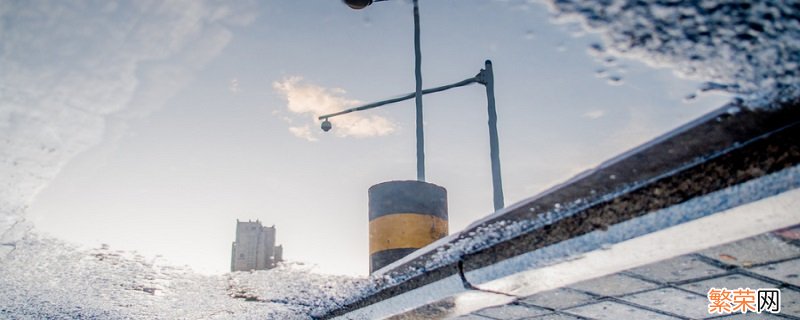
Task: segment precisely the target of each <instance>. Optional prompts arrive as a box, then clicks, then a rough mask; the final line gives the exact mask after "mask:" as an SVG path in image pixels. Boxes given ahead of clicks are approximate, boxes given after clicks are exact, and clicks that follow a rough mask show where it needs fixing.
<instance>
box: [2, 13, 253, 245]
mask: <svg viewBox="0 0 800 320" xmlns="http://www.w3.org/2000/svg"><path fill="white" fill-rule="evenodd" d="M251 5H252V3H248V2H245V1H242V2H236V3H231V4H225V3H218V2H216V1H183V2H179V1H169V2H159V1H151V2H145V1H130V2H107V3H105V2H104V3H101V4H100V5H98V3H95V2H91V1H83V0H75V1H70V2H60V1H42V2H35V1H19V2H13V1H11V2H9V1H4V2H0V21H3V23H2V25H3V26H0V39H3V41H0V52H2V54H0V70H2V72H0V243H6V242H12V241H13V240H15V239H17V238H18V236H13V237H10V238H9V236H8V235H9V234H11V233H9V232H6V230H9V229H10V228H11V226H19V225H22V224H21V222H22V221H23V220H24V218H23V216H24V213H25V210H26V208H27V207H28V204H29V203H30V202H31V201H32V199H33V197H34V196H35V195H36V193H37V192H38V191H39V190H41V188H43V187H44V186H46V185H47V183H48V182H49V181H50V180H52V179H53V178H54V177H55V176H56V175H57V174H58V172H59V170H60V169H61V168H62V167H63V166H64V164H66V163H67V161H69V160H70V159H71V158H73V157H74V156H75V155H76V154H78V153H80V152H82V151H84V150H86V149H87V148H89V147H91V146H94V145H97V144H98V143H99V142H100V141H102V139H103V138H104V136H106V137H108V134H115V132H123V131H124V130H119V129H120V128H121V127H124V126H125V122H126V121H129V120H130V119H135V118H139V117H143V116H147V115H149V114H150V113H152V112H153V111H155V110H158V109H160V108H161V107H162V106H163V105H164V104H165V103H166V101H168V100H169V98H171V97H172V96H174V95H175V94H176V93H177V92H179V91H180V90H181V89H182V88H184V87H185V86H186V85H187V84H188V83H190V82H191V81H192V79H194V77H195V75H196V74H197V72H198V71H199V70H201V69H202V68H203V67H205V65H207V64H208V62H210V61H211V60H213V59H214V58H215V57H217V55H218V54H219V53H220V52H221V51H222V49H223V48H224V47H225V46H226V45H227V44H228V43H229V42H230V40H231V38H232V32H231V31H230V29H231V26H234V27H235V26H240V25H244V24H248V23H251V22H252V21H253V19H254V18H255V16H254V15H253V12H254V10H252V8H249V6H251ZM8 26H11V27H8ZM14 234H19V233H16V232H15V233H14ZM0 249H2V248H0ZM0 258H2V250H0Z"/></svg>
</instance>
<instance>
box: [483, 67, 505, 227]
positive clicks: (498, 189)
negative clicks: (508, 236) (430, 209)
mask: <svg viewBox="0 0 800 320" xmlns="http://www.w3.org/2000/svg"><path fill="white" fill-rule="evenodd" d="M478 76H480V78H482V79H481V80H483V81H482V82H481V83H483V85H484V86H486V100H487V103H488V108H487V109H488V110H489V111H488V112H489V156H490V157H491V159H492V188H493V190H494V210H495V211H497V210H500V209H501V208H503V207H505V205H504V204H503V180H502V178H501V176H500V143H499V141H498V138H497V110H496V109H495V106H494V71H493V70H492V61H490V60H486V63H485V67H484V69H483V70H481V73H479V74H478Z"/></svg>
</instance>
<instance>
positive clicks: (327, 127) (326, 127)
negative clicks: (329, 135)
mask: <svg viewBox="0 0 800 320" xmlns="http://www.w3.org/2000/svg"><path fill="white" fill-rule="evenodd" d="M331 128H333V125H331V122H330V121H328V118H325V121H322V131H325V132H328V131H331Z"/></svg>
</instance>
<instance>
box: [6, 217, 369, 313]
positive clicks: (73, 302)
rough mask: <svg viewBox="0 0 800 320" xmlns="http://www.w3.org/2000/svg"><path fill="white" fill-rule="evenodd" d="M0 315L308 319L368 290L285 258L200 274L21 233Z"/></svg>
mask: <svg viewBox="0 0 800 320" xmlns="http://www.w3.org/2000/svg"><path fill="white" fill-rule="evenodd" d="M0 274H2V275H3V276H2V277H0V318H3V319H5V318H7V317H12V318H31V319H131V318H133V319H256V318H257V319H310V315H312V314H323V313H325V312H327V311H329V310H331V309H333V308H335V307H337V306H339V305H341V304H343V303H346V302H352V301H351V300H352V299H353V297H358V296H360V295H361V294H362V292H365V290H369V288H371V287H370V286H371V285H370V282H369V281H368V280H367V279H366V278H350V277H346V276H334V275H322V274H317V273H314V272H313V268H312V267H311V266H307V265H302V264H297V263H288V264H282V265H280V266H279V267H278V268H275V269H272V270H262V271H254V272H234V273H230V274H226V275H218V276H207V275H200V274H197V273H194V272H192V271H191V269H188V268H186V267H175V266H170V265H168V264H162V263H160V262H159V261H158V260H157V259H154V258H145V257H143V256H141V255H138V254H136V253H133V252H124V251H115V250H112V249H111V248H109V247H107V246H104V247H101V248H99V249H93V250H81V249H78V248H76V247H73V246H70V245H68V244H65V243H63V242H61V241H58V240H55V239H51V238H45V237H40V236H37V235H36V234H35V233H32V232H31V233H28V234H27V235H26V236H25V237H24V238H23V239H21V240H19V241H17V242H16V248H15V249H14V250H13V251H12V252H10V253H9V254H8V255H7V256H6V258H5V259H2V260H0Z"/></svg>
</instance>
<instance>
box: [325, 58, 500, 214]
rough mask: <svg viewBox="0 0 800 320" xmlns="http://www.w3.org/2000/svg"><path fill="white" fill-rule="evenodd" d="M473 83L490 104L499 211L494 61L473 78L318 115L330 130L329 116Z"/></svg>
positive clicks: (490, 147)
mask: <svg viewBox="0 0 800 320" xmlns="http://www.w3.org/2000/svg"><path fill="white" fill-rule="evenodd" d="M473 83H480V84H482V85H484V86H485V87H486V100H487V104H488V108H487V109H488V114H489V155H490V158H491V164H492V189H493V195H494V209H495V211H497V210H500V209H502V208H503V207H505V205H504V201H503V179H502V178H501V176H502V175H501V173H500V144H499V142H498V141H499V139H498V134H497V111H496V108H495V99H494V72H493V70H492V61H490V60H486V62H485V64H484V69H481V71H480V72H479V73H478V74H477V75H476V76H474V77H472V78H467V79H464V80H461V81H459V82H455V83H451V84H448V85H444V86H439V87H435V88H430V89H425V90H420V91H419V92H418V93H417V92H414V93H409V94H406V95H402V96H400V97H397V98H392V99H387V100H382V101H378V102H373V103H369V104H365V105H363V106H359V107H355V108H350V109H346V110H342V111H339V112H335V113H330V114H325V115H321V116H319V117H318V119H319V120H322V130H323V131H329V130H331V128H332V125H331V123H330V121H329V118H333V117H336V116H340V115H344V114H348V113H351V112H356V111H364V110H369V109H373V108H377V107H381V106H385V105H387V104H392V103H397V102H401V101H405V100H409V99H411V98H416V97H417V94H419V95H425V94H430V93H436V92H441V91H445V90H449V89H453V88H458V87H463V86H467V85H470V84H473Z"/></svg>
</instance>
